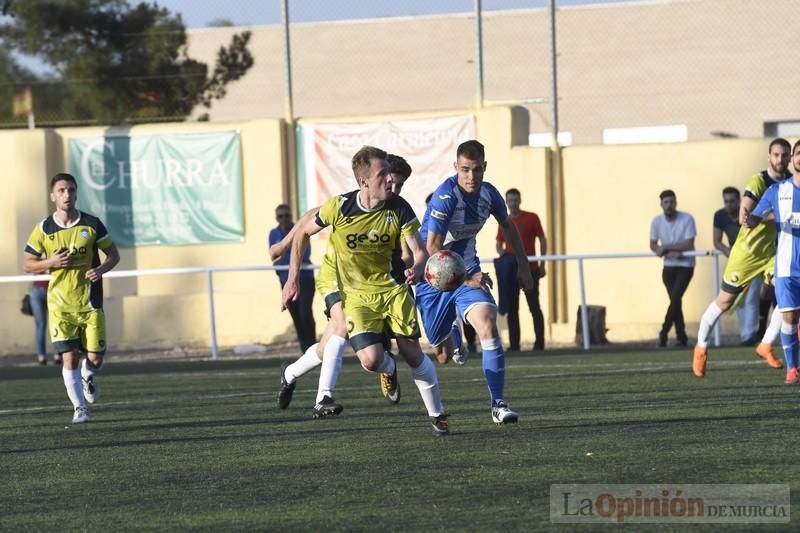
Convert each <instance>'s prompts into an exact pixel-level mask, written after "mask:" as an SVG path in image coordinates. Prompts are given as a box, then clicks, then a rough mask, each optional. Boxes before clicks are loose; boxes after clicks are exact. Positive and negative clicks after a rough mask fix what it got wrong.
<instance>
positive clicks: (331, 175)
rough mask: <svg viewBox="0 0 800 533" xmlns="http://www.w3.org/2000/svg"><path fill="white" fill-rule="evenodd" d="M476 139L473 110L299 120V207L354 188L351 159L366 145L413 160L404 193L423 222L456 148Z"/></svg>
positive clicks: (450, 170)
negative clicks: (345, 120)
mask: <svg viewBox="0 0 800 533" xmlns="http://www.w3.org/2000/svg"><path fill="white" fill-rule="evenodd" d="M474 138H475V117H473V116H472V115H459V116H455V117H445V118H434V119H426V120H398V121H386V122H365V123H359V124H314V123H307V122H302V123H301V124H300V125H299V126H298V129H297V152H298V162H299V165H298V184H297V186H298V193H299V196H300V210H301V212H305V211H306V210H307V209H309V208H312V207H315V206H318V205H320V204H322V203H323V202H325V201H326V200H327V199H328V198H330V197H331V196H334V195H336V194H341V193H343V192H347V191H352V190H354V189H357V188H358V185H357V184H356V181H355V178H354V177H353V171H352V168H351V166H350V160H351V158H352V157H353V154H355V153H356V152H357V151H358V149H359V148H361V147H362V146H364V145H365V144H368V145H372V146H376V147H378V148H381V149H382V150H385V151H387V152H388V153H390V154H396V155H399V156H402V157H404V158H405V159H406V161H408V163H409V164H410V165H411V169H412V174H411V178H410V179H409V180H408V182H407V183H406V186H405V187H404V189H403V192H402V196H403V198H405V199H406V200H407V201H408V202H409V203H410V204H411V207H413V208H414V211H415V212H416V213H417V217H419V219H420V222H421V221H422V215H423V214H424V213H425V198H426V197H427V196H428V195H429V194H430V193H432V192H433V191H434V189H435V188H436V187H437V186H438V185H439V184H440V183H441V182H442V181H444V179H445V178H447V177H448V176H452V175H453V174H455V170H454V168H453V163H454V162H455V160H456V148H458V145H459V144H461V143H462V142H464V141H467V140H469V139H474Z"/></svg>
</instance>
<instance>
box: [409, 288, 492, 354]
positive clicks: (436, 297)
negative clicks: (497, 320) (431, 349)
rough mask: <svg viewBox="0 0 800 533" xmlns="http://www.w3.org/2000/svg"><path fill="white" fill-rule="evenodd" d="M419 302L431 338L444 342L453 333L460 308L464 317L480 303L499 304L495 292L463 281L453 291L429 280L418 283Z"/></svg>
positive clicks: (426, 332) (435, 343) (419, 308)
mask: <svg viewBox="0 0 800 533" xmlns="http://www.w3.org/2000/svg"><path fill="white" fill-rule="evenodd" d="M416 302H417V309H418V310H419V314H420V318H421V319H422V327H423V328H424V329H425V335H426V336H427V337H428V342H430V343H431V344H432V345H433V346H438V345H440V344H442V343H443V342H444V341H445V340H446V339H447V337H449V336H450V330H451V329H452V327H453V322H454V321H455V319H456V312H458V314H459V315H460V316H461V317H462V318H463V317H464V316H465V315H466V314H467V313H468V312H469V310H470V309H472V307H474V306H475V305H476V304H488V305H491V306H492V307H497V304H496V303H495V302H494V298H493V297H492V295H491V293H489V292H486V291H485V290H483V289H481V288H473V287H468V286H467V285H461V287H459V288H457V289H456V290H454V291H451V292H442V291H437V290H436V289H434V288H433V287H431V286H430V285H429V284H428V282H427V281H424V280H423V281H420V282H419V283H417V285H416Z"/></svg>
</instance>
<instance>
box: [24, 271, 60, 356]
mask: <svg viewBox="0 0 800 533" xmlns="http://www.w3.org/2000/svg"><path fill="white" fill-rule="evenodd" d="M30 298H31V310H32V311H33V319H34V322H35V323H36V330H35V335H34V345H35V346H36V360H37V361H38V362H39V364H40V365H46V364H47V281H34V282H33V286H32V287H31V290H30ZM53 363H54V364H56V365H60V364H61V355H60V354H59V353H55V354H54V355H53Z"/></svg>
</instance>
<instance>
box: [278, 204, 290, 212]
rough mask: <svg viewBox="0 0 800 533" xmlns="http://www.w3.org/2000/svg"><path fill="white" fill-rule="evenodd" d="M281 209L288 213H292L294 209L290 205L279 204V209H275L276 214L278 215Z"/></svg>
mask: <svg viewBox="0 0 800 533" xmlns="http://www.w3.org/2000/svg"><path fill="white" fill-rule="evenodd" d="M281 209H285V210H286V211H289V212H290V213H291V212H292V208H291V207H289V204H278V207H276V208H275V213H276V214H277V213H278V211H280V210H281Z"/></svg>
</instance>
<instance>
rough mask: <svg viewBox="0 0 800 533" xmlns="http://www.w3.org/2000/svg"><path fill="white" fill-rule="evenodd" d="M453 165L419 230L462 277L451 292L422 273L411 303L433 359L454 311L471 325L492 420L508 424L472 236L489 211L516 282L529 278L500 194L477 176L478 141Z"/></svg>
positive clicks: (442, 350) (484, 277)
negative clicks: (513, 263)
mask: <svg viewBox="0 0 800 533" xmlns="http://www.w3.org/2000/svg"><path fill="white" fill-rule="evenodd" d="M454 166H455V170H456V174H455V175H453V176H450V177H449V178H447V179H446V180H445V181H444V183H442V184H441V185H440V186H439V187H438V188H437V189H436V191H434V193H433V196H432V197H431V201H430V203H429V204H428V208H427V209H426V211H425V217H424V218H423V220H422V229H421V235H422V240H423V241H424V242H425V244H426V247H427V249H428V253H429V254H431V255H432V254H434V253H436V252H437V251H439V250H441V249H448V250H452V251H454V252H457V253H458V254H460V255H461V256H462V257H463V258H464V262H465V263H466V266H467V279H466V281H465V282H464V284H463V285H462V286H461V287H459V288H458V289H456V290H455V291H452V292H440V291H437V290H436V289H434V288H433V287H431V286H430V285H429V284H428V282H427V281H425V280H424V278H423V279H422V280H421V281H420V282H419V283H417V285H416V303H417V308H418V309H419V312H420V316H421V318H422V325H423V327H424V328H425V333H426V334H427V336H428V341H429V342H430V343H431V345H433V346H434V349H435V351H436V359H437V360H438V361H439V363H445V362H447V360H448V359H449V358H450V357H452V355H453V344H454V339H453V332H454V331H455V330H456V328H453V323H454V321H455V319H456V316H458V317H459V318H460V319H463V320H465V321H466V322H468V323H469V324H470V325H472V326H473V327H474V328H475V330H476V332H477V333H478V336H479V337H480V340H481V347H482V349H483V373H484V376H485V377H486V383H487V385H488V386H489V395H490V399H491V408H492V420H493V421H494V422H495V423H496V424H507V423H513V422H516V421H517V418H518V415H517V413H515V412H514V411H512V410H511V409H510V407H509V406H508V402H507V401H506V400H505V397H504V391H503V388H504V385H505V356H504V353H503V345H502V341H501V340H500V334H499V332H498V330H497V304H496V303H495V301H494V298H493V297H492V294H491V293H490V292H489V289H491V287H492V280H491V279H490V278H489V276H488V274H486V273H484V272H481V268H480V262H479V260H478V256H477V253H476V250H475V237H476V235H477V234H478V232H479V231H480V230H481V228H482V227H483V225H484V223H485V222H486V220H487V219H488V218H489V217H490V216H494V218H495V219H496V220H497V222H498V223H499V224H500V228H501V229H502V231H503V235H504V236H505V238H506V240H507V242H509V243H510V244H511V246H512V248H513V249H514V252H515V255H516V256H517V261H518V264H519V269H518V271H519V277H520V286H522V287H523V288H524V289H525V290H530V289H531V288H532V287H533V278H532V277H531V273H530V269H529V268H528V260H527V258H526V256H525V251H524V249H523V246H522V241H521V239H520V236H519V233H518V232H517V229H516V226H514V224H513V223H512V222H511V219H510V218H509V217H508V211H507V209H506V205H505V201H504V199H503V197H502V196H501V195H500V193H499V192H498V191H497V189H496V188H495V187H494V186H493V185H492V184H490V183H487V182H485V181H483V174H484V171H485V170H486V159H485V153H484V148H483V145H482V144H481V143H479V142H478V141H475V140H471V141H466V142H464V143H462V144H461V145H459V147H458V151H457V152H456V162H455V165H454ZM455 344H456V346H458V345H459V344H460V340H458V339H457V340H455Z"/></svg>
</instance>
